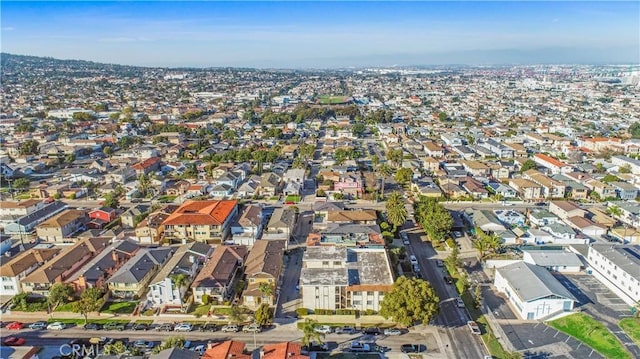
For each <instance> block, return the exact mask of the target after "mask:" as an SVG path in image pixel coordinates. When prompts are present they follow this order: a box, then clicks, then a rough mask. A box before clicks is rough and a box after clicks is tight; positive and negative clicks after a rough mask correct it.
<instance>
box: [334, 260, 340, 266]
mask: <svg viewBox="0 0 640 359" xmlns="http://www.w3.org/2000/svg"><path fill="white" fill-rule="evenodd" d="M340 264H342V262H340V261H334V262H333V265H334V266H339V265H340Z"/></svg>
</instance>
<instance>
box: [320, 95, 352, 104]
mask: <svg viewBox="0 0 640 359" xmlns="http://www.w3.org/2000/svg"><path fill="white" fill-rule="evenodd" d="M348 99H349V98H348V97H347V96H331V95H320V96H318V101H319V102H320V103H321V104H323V105H333V104H341V103H346V102H347V100H348Z"/></svg>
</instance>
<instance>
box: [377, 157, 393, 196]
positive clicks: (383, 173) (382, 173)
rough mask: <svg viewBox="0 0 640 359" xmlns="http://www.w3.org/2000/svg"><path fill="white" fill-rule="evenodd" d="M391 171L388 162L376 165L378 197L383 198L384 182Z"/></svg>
mask: <svg viewBox="0 0 640 359" xmlns="http://www.w3.org/2000/svg"><path fill="white" fill-rule="evenodd" d="M392 173H393V170H392V169H391V167H389V165H388V164H386V163H383V164H381V165H380V166H378V176H379V177H380V180H381V182H380V197H382V199H384V185H385V182H386V179H387V177H389V176H391V174H392Z"/></svg>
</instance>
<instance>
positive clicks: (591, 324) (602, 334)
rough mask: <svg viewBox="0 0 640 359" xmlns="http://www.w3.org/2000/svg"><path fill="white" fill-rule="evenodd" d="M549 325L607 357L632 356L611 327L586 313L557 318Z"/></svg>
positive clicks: (617, 358)
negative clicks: (610, 329)
mask: <svg viewBox="0 0 640 359" xmlns="http://www.w3.org/2000/svg"><path fill="white" fill-rule="evenodd" d="M549 325H550V326H552V327H554V328H556V329H558V330H559V331H562V332H564V333H566V334H569V335H571V336H572V337H574V338H576V339H578V340H580V341H581V342H583V343H585V344H587V345H588V346H590V347H591V348H593V349H595V350H597V351H598V352H599V353H600V354H602V355H604V356H605V357H607V358H616V359H623V358H631V355H630V354H629V352H627V351H626V350H625V348H624V347H623V346H622V343H620V342H619V341H618V339H617V338H616V337H615V336H614V335H613V333H611V332H610V331H609V329H607V328H606V327H605V326H604V325H603V324H602V323H600V322H598V321H596V320H595V319H593V318H591V317H590V316H588V315H586V314H584V313H576V314H571V315H568V316H566V317H563V318H560V319H556V320H554V321H551V322H549Z"/></svg>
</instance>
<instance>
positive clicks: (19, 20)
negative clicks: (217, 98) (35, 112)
mask: <svg viewBox="0 0 640 359" xmlns="http://www.w3.org/2000/svg"><path fill="white" fill-rule="evenodd" d="M0 10H1V20H2V42H1V44H2V45H1V46H2V51H3V52H9V53H15V54H25V55H37V56H52V57H56V58H64V59H83V60H92V61H99V62H110V63H121V64H131V65H145V66H197V67H208V66H251V67H297V68H300V67H302V68H304V67H343V66H370V65H375V66H390V65H393V64H401V65H420V64H447V63H465V64H503V63H558V62H564V63H570V62H579V63H589V62H625V63H628V62H635V63H638V62H640V3H638V2H635V1H633V2H631V1H629V2H480V1H478V2H204V1H203V2H8V1H4V0H3V1H2V3H1V5H0Z"/></svg>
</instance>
